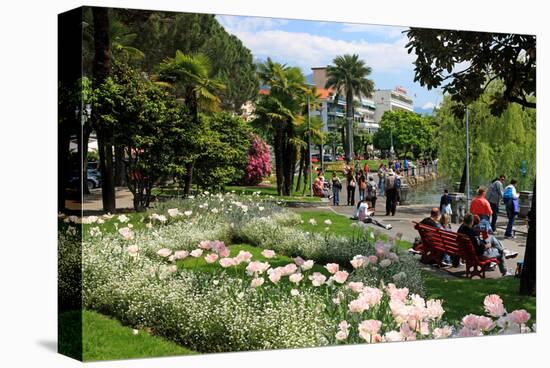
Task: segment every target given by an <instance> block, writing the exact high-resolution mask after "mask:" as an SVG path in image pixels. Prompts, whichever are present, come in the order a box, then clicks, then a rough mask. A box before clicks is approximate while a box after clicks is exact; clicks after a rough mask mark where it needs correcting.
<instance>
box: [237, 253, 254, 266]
mask: <svg viewBox="0 0 550 368" xmlns="http://www.w3.org/2000/svg"><path fill="white" fill-rule="evenodd" d="M236 258H237V261H238V262H239V263H241V262H247V263H248V262H250V260H251V259H252V253H250V252H247V251H244V250H241V251H240V252H239V254H237V257H236Z"/></svg>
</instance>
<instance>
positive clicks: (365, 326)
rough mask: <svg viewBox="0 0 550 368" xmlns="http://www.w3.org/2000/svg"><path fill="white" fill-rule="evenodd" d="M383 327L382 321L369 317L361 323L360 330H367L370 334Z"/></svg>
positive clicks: (374, 333)
mask: <svg viewBox="0 0 550 368" xmlns="http://www.w3.org/2000/svg"><path fill="white" fill-rule="evenodd" d="M380 327H382V322H380V321H378V320H376V319H368V320H366V321H363V322H361V323H360V324H359V331H360V332H366V333H367V334H369V335H376V334H377V333H378V331H380Z"/></svg>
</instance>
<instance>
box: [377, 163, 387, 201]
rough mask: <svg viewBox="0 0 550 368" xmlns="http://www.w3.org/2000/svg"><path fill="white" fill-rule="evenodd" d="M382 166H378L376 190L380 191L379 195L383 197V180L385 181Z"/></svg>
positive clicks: (383, 167)
mask: <svg viewBox="0 0 550 368" xmlns="http://www.w3.org/2000/svg"><path fill="white" fill-rule="evenodd" d="M385 168H386V167H385V166H384V164H380V167H378V189H379V190H380V195H381V196H382V195H384V179H385V174H386V170H385Z"/></svg>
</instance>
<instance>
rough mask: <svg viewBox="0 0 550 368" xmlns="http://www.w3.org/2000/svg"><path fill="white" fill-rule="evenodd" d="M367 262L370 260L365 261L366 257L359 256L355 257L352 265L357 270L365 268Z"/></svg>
mask: <svg viewBox="0 0 550 368" xmlns="http://www.w3.org/2000/svg"><path fill="white" fill-rule="evenodd" d="M365 261H366V262H368V259H365V257H363V256H361V255H358V256H355V257H353V259H352V260H351V261H350V263H351V265H352V266H353V268H355V269H357V268H360V267H363V266H364V265H365Z"/></svg>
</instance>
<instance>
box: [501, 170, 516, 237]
mask: <svg viewBox="0 0 550 368" xmlns="http://www.w3.org/2000/svg"><path fill="white" fill-rule="evenodd" d="M516 184H517V180H516V179H512V180H511V181H510V184H509V185H508V186H507V187H506V188H504V194H503V196H502V198H503V199H504V205H505V206H506V215H507V216H508V225H507V226H506V232H505V233H504V237H505V238H508V239H510V238H513V237H514V236H513V235H512V231H513V229H514V222H515V219H516V216H517V215H518V212H519V211H518V199H519V195H518V193H517V191H516Z"/></svg>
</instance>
